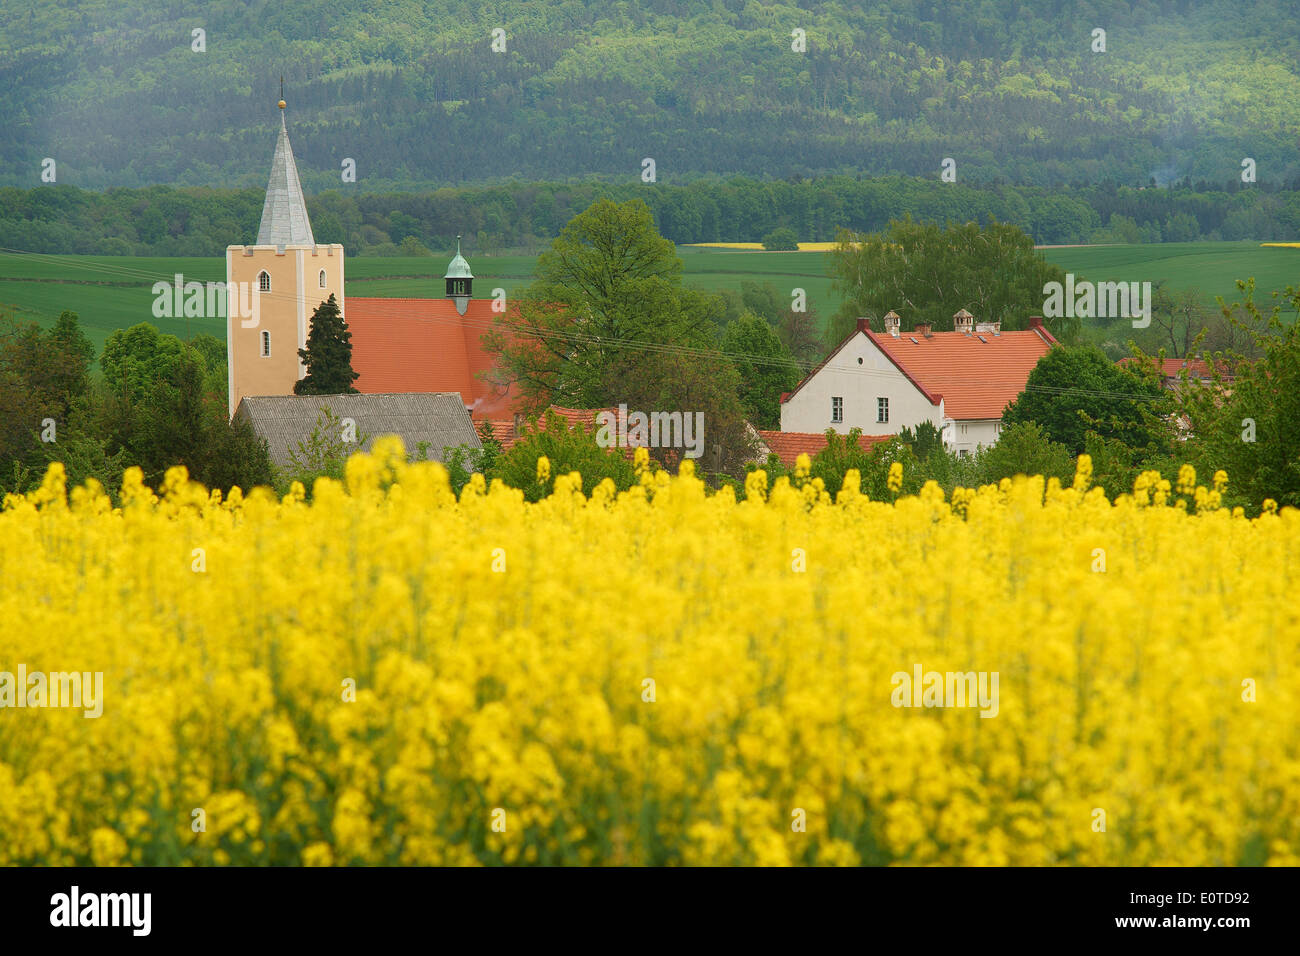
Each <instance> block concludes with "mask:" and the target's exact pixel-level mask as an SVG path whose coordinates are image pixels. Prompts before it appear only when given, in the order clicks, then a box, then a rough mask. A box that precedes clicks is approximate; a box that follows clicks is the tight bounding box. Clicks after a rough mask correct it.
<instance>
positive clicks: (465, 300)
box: [443, 236, 474, 315]
mask: <svg viewBox="0 0 1300 956" xmlns="http://www.w3.org/2000/svg"><path fill="white" fill-rule="evenodd" d="M443 279H444V280H445V281H446V284H447V298H449V299H451V300H452V301H453V302H455V303H456V311H457V312H459V313H460V314H461V315H464V314H465V307H466V306H468V305H469V299H470V296H471V295H473V294H474V273H472V272H470V271H469V263H468V262H466V261H465V257H464V256H462V255H461V254H460V236H457V237H456V258H454V259H452V260H451V262H450V263H449V264H448V265H447V274H446V275H445V276H443Z"/></svg>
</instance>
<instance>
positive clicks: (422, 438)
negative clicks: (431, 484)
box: [235, 392, 483, 468]
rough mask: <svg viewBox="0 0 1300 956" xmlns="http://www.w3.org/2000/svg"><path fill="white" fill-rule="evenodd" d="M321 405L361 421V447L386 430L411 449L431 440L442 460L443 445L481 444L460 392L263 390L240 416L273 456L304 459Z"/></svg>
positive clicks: (281, 461) (281, 460) (432, 451)
mask: <svg viewBox="0 0 1300 956" xmlns="http://www.w3.org/2000/svg"><path fill="white" fill-rule="evenodd" d="M322 406H324V407H326V408H328V409H329V410H330V413H331V414H332V415H333V416H334V417H335V418H338V419H340V420H341V419H345V418H350V419H352V420H353V421H354V422H355V423H356V437H357V439H358V440H359V441H360V450H363V451H369V450H370V447H371V446H372V445H373V443H374V440H375V439H376V438H378V437H379V436H381V435H399V436H401V439H402V443H403V444H404V445H405V446H406V451H407V454H408V455H410V456H412V457H413V458H415V457H418V456H419V443H420V442H428V452H429V459H430V460H431V461H434V460H436V461H442V460H443V449H444V448H454V447H456V446H457V445H469V446H470V447H472V448H482V447H483V445H482V442H480V441H479V437H478V433H477V432H476V431H475V430H474V423H473V422H472V421H471V420H470V417H469V412H468V411H467V410H466V408H465V403H464V401H462V399H461V397H460V393H459V392H402V393H397V394H391V395H260V396H248V397H246V398H244V399H243V400H242V401H241V402H240V403H239V408H238V409H236V410H235V418H236V419H238V418H239V417H240V416H241V415H242V416H244V417H245V418H248V419H249V420H250V421H251V422H252V424H253V428H254V430H255V431H256V432H257V434H258V435H260V436H261V437H263V438H265V439H266V444H267V448H268V450H269V451H270V453H271V460H272V461H273V462H274V463H275V464H276V465H278V466H280V467H282V468H283V467H285V466H287V465H289V464H290V461H289V452H290V450H292V451H294V452H295V453H296V454H297V455H298V457H299V458H300V459H301V458H302V457H303V455H302V452H300V451H299V450H298V443H299V442H304V443H305V442H306V440H307V438H308V436H310V435H311V433H312V431H313V430H314V429H315V428H316V426H317V422H318V420H319V419H320V416H321V408H322Z"/></svg>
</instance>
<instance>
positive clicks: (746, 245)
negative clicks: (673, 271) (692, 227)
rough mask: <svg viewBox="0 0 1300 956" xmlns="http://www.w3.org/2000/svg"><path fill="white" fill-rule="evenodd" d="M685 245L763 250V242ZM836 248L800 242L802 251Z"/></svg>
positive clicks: (689, 244) (696, 243) (822, 244)
mask: <svg viewBox="0 0 1300 956" xmlns="http://www.w3.org/2000/svg"><path fill="white" fill-rule="evenodd" d="M684 245H688V246H692V247H694V248H700V249H741V250H751V251H759V252H761V251H762V250H763V244H762V243H761V242H688V243H684ZM834 248H835V243H833V242H801V243H799V251H800V252H830V251H831V250H832V249H834Z"/></svg>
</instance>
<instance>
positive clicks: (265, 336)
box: [262, 329, 271, 358]
mask: <svg viewBox="0 0 1300 956" xmlns="http://www.w3.org/2000/svg"><path fill="white" fill-rule="evenodd" d="M270 357H271V333H270V332H268V331H266V329H263V330H262V358H270Z"/></svg>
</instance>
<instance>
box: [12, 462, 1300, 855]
mask: <svg viewBox="0 0 1300 956" xmlns="http://www.w3.org/2000/svg"><path fill="white" fill-rule="evenodd" d="M543 464H544V463H543ZM1189 471H1190V469H1187V470H1185V473H1184V474H1183V475H1182V476H1180V480H1179V482H1178V487H1176V488H1174V487H1170V484H1169V482H1161V481H1160V480H1159V477H1158V476H1152V475H1144V476H1143V477H1142V478H1141V479H1140V480H1139V482H1138V487H1137V488H1136V489H1135V491H1134V494H1133V495H1126V496H1123V497H1121V498H1120V499H1119V500H1117V501H1115V502H1110V501H1107V500H1106V498H1105V496H1104V494H1103V493H1102V492H1101V491H1100V490H1099V489H1092V490H1089V489H1088V484H1089V473H1088V463H1087V462H1086V460H1081V463H1080V473H1079V475H1078V477H1077V479H1076V482H1075V486H1074V487H1066V488H1061V487H1060V486H1059V485H1057V484H1056V483H1055V482H1052V483H1051V484H1050V485H1048V486H1045V485H1044V483H1043V481H1042V479H1041V478H1039V479H1017V480H1016V481H1015V482H1012V481H1005V482H1003V484H1002V485H1001V486H999V487H993V486H990V487H986V488H982V489H979V490H962V489H959V490H958V491H957V492H956V493H954V495H953V496H952V499H951V500H945V499H944V495H943V493H942V492H941V491H940V490H939V489H938V488H937V487H936V486H934V485H928V486H927V487H926V488H925V489H924V490H923V491H922V493H921V494H920V495H919V496H915V497H903V498H900V499H899V500H897V501H885V502H881V501H870V500H867V499H866V498H864V497H863V496H861V495H860V494H858V493H857V492H856V476H854V475H853V474H850V476H849V478H848V479H847V480H846V482H845V488H844V489H843V490H842V491H838V492H837V493H836V494H835V495H832V494H831V493H830V491H828V490H825V489H822V488H820V487H818V485H817V484H816V483H808V484H805V485H804V486H803V487H802V488H796V487H792V486H791V484H790V483H789V481H788V480H785V479H782V480H781V481H780V482H778V483H777V484H776V485H775V486H773V487H771V488H769V487H768V481H767V478H766V477H765V476H763V475H761V473H759V474H756V475H754V476H751V478H750V480H749V482H748V484H747V486H746V489H745V491H744V492H743V493H742V494H741V496H740V500H739V501H737V496H736V495H734V494H732V493H731V492H730V491H729V490H726V489H724V490H723V491H721V492H719V493H717V494H706V490H705V487H704V485H703V483H702V482H701V481H699V480H698V479H696V478H695V477H694V475H693V474H692V472H691V469H690V467H689V464H688V466H686V467H685V468H684V473H683V474H681V475H679V476H677V477H675V478H671V479H669V478H668V477H667V476H665V475H663V474H662V473H659V474H658V475H655V476H653V477H651V476H650V474H649V472H644V475H645V478H644V481H643V484H642V485H641V486H639V487H636V488H634V489H633V490H632V491H630V492H625V493H621V494H615V493H614V492H613V488H612V486H611V485H608V484H605V485H602V486H598V487H597V488H596V489H595V490H594V492H593V493H592V495H591V496H590V497H584V495H583V494H582V492H581V491H580V490H577V489H579V488H580V485H579V484H578V483H577V482H576V481H575V480H574V476H572V475H565V474H556V475H550V474H549V468H545V467H539V476H540V477H541V478H542V479H543V480H544V481H546V482H548V483H550V485H552V486H553V490H552V492H551V494H550V495H549V497H546V498H544V499H543V500H542V501H541V502H539V503H537V504H527V503H525V502H524V500H523V496H522V493H521V492H519V491H516V490H512V489H508V488H506V487H504V486H501V485H494V486H493V487H492V488H491V489H485V488H484V486H483V482H482V480H481V479H478V480H476V481H474V482H472V483H471V484H470V485H468V486H467V487H466V489H465V491H464V493H463V494H462V495H461V496H460V499H459V501H458V500H457V499H456V497H455V495H454V494H453V493H452V491H451V488H450V485H449V483H448V478H447V474H446V472H445V471H444V470H443V469H442V467H441V466H439V465H437V464H432V463H419V464H413V465H407V464H405V460H404V456H403V454H402V450H401V448H400V444H397V443H396V442H395V441H394V440H392V439H384V440H381V441H380V442H379V443H377V444H376V447H375V449H374V452H373V454H371V455H358V456H356V457H354V458H352V459H351V460H350V461H349V462H348V466H347V477H346V481H345V482H343V483H340V482H335V481H330V480H327V479H323V480H321V481H320V482H319V483H318V484H317V485H316V487H315V488H314V489H313V496H312V499H311V500H310V501H307V500H305V496H304V495H303V493H302V492H303V489H302V488H301V486H297V487H295V488H294V490H293V492H291V493H290V494H289V495H288V496H286V497H285V498H284V500H277V499H276V498H274V497H273V496H272V495H271V494H270V493H269V492H266V491H255V492H253V493H250V494H249V495H247V496H241V495H240V494H238V493H237V492H236V493H232V495H231V496H230V497H229V499H228V500H224V501H223V500H221V499H220V496H219V495H215V494H214V495H209V494H208V493H207V492H206V491H204V490H203V489H202V488H200V487H198V486H196V485H194V484H192V483H190V482H189V481H188V479H187V477H186V475H185V474H184V472H183V471H182V470H180V469H174V470H173V471H172V472H170V473H169V474H168V476H167V479H166V482H165V485H164V487H162V488H160V489H158V490H157V491H156V492H155V491H151V490H150V489H148V488H146V487H144V486H143V485H142V484H141V480H140V473H139V471H138V470H134V469H133V470H132V471H130V472H128V473H127V479H126V483H125V486H124V492H123V502H122V507H121V508H120V509H114V508H113V507H112V503H111V502H110V501H109V499H108V498H107V497H105V496H104V495H103V494H102V493H100V492H99V491H98V490H97V489H94V488H77V489H73V490H71V491H67V490H66V489H65V487H64V477H63V471H62V469H61V467H60V466H57V465H56V466H54V467H52V468H51V469H50V471H49V473H48V475H47V476H46V479H45V484H44V486H43V487H42V489H41V490H40V491H39V492H38V493H35V494H33V495H30V496H28V497H26V498H21V497H16V496H10V497H8V498H7V499H6V500H5V502H4V510H3V512H2V513H0V672H8V673H11V674H13V673H16V672H17V668H18V667H19V666H22V667H23V668H24V669H25V671H26V672H27V673H28V674H31V673H34V672H44V673H48V674H55V673H59V672H71V671H77V672H87V673H94V672H102V675H103V691H102V700H101V701H100V702H99V704H100V705H101V706H102V716H99V717H87V716H84V714H83V712H82V711H81V710H77V709H74V708H54V707H50V706H45V707H37V706H36V704H37V703H39V699H37V700H35V701H34V700H33V699H32V698H31V697H30V695H29V697H28V698H27V703H28V704H29V706H27V707H25V708H18V707H17V706H16V704H15V702H14V701H13V700H12V698H11V699H10V700H8V701H6V700H5V699H4V697H3V696H2V695H3V686H2V685H0V702H2V703H5V704H6V706H5V707H4V708H3V709H0V863H3V864H49V865H67V864H83V863H94V864H98V865H110V864H119V863H121V864H128V863H134V864H175V863H180V864H213V863H215V864H226V863H230V864H248V863H290V864H298V863H302V864H309V865H316V864H336V865H337V864H353V863H366V864H375V863H394V864H480V863H483V864H491V863H573V864H578V863H584V864H613V865H618V864H728V863H735V864H995V865H996V864H1029V865H1039V864H1044V865H1054V864H1087V865H1101V864H1135V865H1161V864H1190V865H1201V864H1207V865H1208V864H1228V865H1236V864H1249V863H1269V864H1288V865H1295V864H1297V863H1300V852H1298V836H1300V832H1298V831H1300V720H1297V719H1296V712H1297V706H1300V669H1298V667H1300V665H1298V663H1297V661H1298V659H1300V654H1298V653H1297V651H1298V650H1300V604H1297V602H1296V600H1295V591H1296V587H1295V585H1296V581H1297V573H1298V571H1300V513H1297V512H1296V511H1294V510H1289V509H1287V510H1283V511H1281V512H1280V513H1279V512H1277V511H1276V509H1275V508H1267V509H1266V512H1265V513H1264V514H1263V515H1261V516H1260V517H1258V518H1255V519H1247V518H1245V517H1243V516H1241V515H1240V514H1239V513H1238V514H1235V515H1234V514H1230V513H1228V512H1227V511H1226V510H1225V509H1220V508H1218V507H1217V502H1218V491H1220V490H1222V488H1223V482H1224V481H1226V480H1227V479H1226V477H1225V476H1223V475H1222V474H1220V475H1217V476H1215V477H1216V479H1217V480H1216V481H1215V482H1213V483H1212V485H1213V487H1205V486H1201V485H1197V484H1196V478H1195V476H1194V475H1192V474H1188V473H1187V472H1189ZM801 473H803V470H802V469H801ZM894 487H897V483H896V482H895V483H894ZM832 499H834V500H832ZM929 672H940V673H941V674H942V673H946V672H953V673H966V672H976V673H978V674H980V675H982V677H981V682H982V680H983V676H990V675H996V676H997V683H996V684H995V685H992V686H995V687H996V691H997V692H996V698H997V699H996V702H995V704H994V705H993V706H989V707H984V708H983V709H981V708H980V707H971V706H925V705H924V703H923V705H922V706H919V707H917V706H895V705H896V704H897V703H899V702H900V697H901V699H902V702H903V703H916V702H917V701H918V700H921V690H920V688H919V687H918V688H917V689H916V691H915V692H914V693H915V694H916V697H915V698H912V699H909V698H908V694H907V692H906V691H904V692H901V693H900V692H899V691H898V688H899V687H900V686H902V685H900V683H899V679H900V677H909V676H910V675H913V674H916V673H922V674H925V673H929ZM896 675H897V676H896ZM926 683H927V690H926V699H927V700H928V701H929V702H931V703H936V702H937V703H948V704H953V703H960V701H954V700H952V699H950V698H945V697H944V696H943V695H942V694H939V695H938V696H937V697H935V696H933V695H930V693H929V682H928V679H927V680H926ZM14 686H15V685H14V684H12V683H11V684H10V690H11V691H12V690H13V689H14ZM981 686H983V684H982V683H981ZM18 691H19V693H21V692H22V688H21V687H19V688H18ZM47 703H48V701H47ZM968 703H969V701H968Z"/></svg>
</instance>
